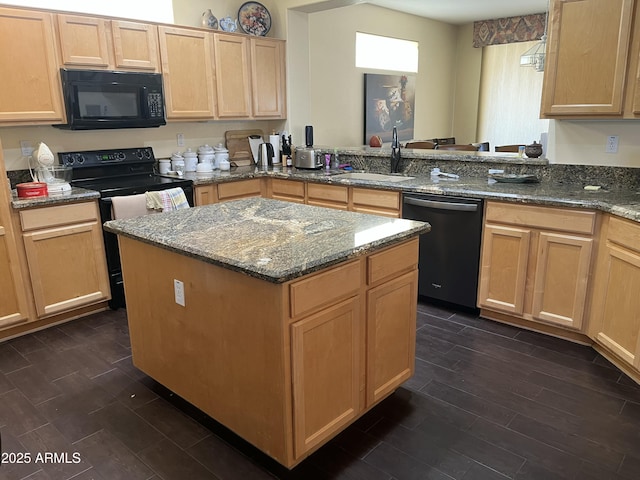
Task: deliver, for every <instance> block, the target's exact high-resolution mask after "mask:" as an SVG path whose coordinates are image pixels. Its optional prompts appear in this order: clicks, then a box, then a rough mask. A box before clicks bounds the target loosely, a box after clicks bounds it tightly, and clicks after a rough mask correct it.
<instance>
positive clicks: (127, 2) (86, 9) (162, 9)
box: [2, 0, 173, 23]
mask: <svg viewBox="0 0 640 480" xmlns="http://www.w3.org/2000/svg"><path fill="white" fill-rule="evenodd" d="M2 3H4V4H11V5H17V6H21V7H35V8H46V9H53V10H64V11H68V12H78V13H89V14H91V13H92V14H95V15H105V16H108V17H120V18H133V19H137V20H146V21H148V22H158V23H173V4H172V1H171V0H136V1H135V2H132V1H131V0H109V1H106V2H105V1H104V0H100V1H96V0H4V1H3V2H2Z"/></svg>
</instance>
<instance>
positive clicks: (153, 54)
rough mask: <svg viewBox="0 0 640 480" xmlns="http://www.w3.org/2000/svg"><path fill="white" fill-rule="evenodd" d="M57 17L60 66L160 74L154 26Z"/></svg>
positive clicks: (98, 19) (156, 29) (84, 17)
mask: <svg viewBox="0 0 640 480" xmlns="http://www.w3.org/2000/svg"><path fill="white" fill-rule="evenodd" d="M56 18H57V31H58V38H59V43H60V57H61V58H60V61H61V64H62V65H64V66H66V67H69V68H91V69H110V70H134V71H136V70H141V71H149V72H159V71H160V57H159V53H158V28H157V27H156V26H155V25H150V24H147V23H139V22H127V21H120V20H108V19H105V18H98V17H89V16H82V15H67V14H58V15H56Z"/></svg>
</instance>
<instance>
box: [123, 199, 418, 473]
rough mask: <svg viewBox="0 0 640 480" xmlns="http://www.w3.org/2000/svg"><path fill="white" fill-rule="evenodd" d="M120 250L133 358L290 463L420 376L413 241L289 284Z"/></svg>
mask: <svg viewBox="0 0 640 480" xmlns="http://www.w3.org/2000/svg"><path fill="white" fill-rule="evenodd" d="M240 202H244V200H241V201H240ZM261 202H264V200H261ZM260 204H261V205H262V203H260ZM243 205H244V204H243ZM212 207H213V206H212ZM301 207H302V206H301ZM243 208H244V207H243ZM276 208H281V207H280V206H278V205H276ZM216 215H219V213H216ZM267 217H268V215H267V214H265V218H267ZM276 218H278V219H279V220H277V221H282V219H281V218H280V217H276ZM154 221H155V219H154ZM245 223H246V222H245ZM261 223H262V221H261ZM289 223H290V222H289ZM243 225H244V223H243ZM234 232H236V233H235V235H236V236H237V235H238V234H239V233H238V230H237V229H236V230H234ZM223 237H224V236H223ZM223 237H220V238H221V242H224V239H223ZM283 239H284V237H283ZM287 239H288V237H287ZM287 239H285V240H283V241H288V240H287ZM299 241H300V240H292V241H291V242H292V243H291V245H285V247H284V248H293V245H294V244H295V243H297V242H299ZM120 247H121V258H122V265H123V274H124V283H125V289H126V294H127V315H128V319H129V325H130V332H131V346H132V353H133V361H134V364H135V365H136V366H137V367H138V368H140V369H141V370H143V371H144V372H146V373H147V374H149V375H150V376H151V377H153V378H154V379H156V380H157V381H159V382H160V383H162V384H163V385H165V386H166V387H168V388H169V389H171V390H172V391H174V392H175V393H177V394H178V395H180V396H181V397H183V398H185V399H186V400H188V401H189V402H191V403H193V404H194V405H196V406H197V407H198V408H200V409H201V410H203V411H204V412H206V413H207V414H209V415H211V416H212V417H213V418H214V419H216V420H217V421H219V422H221V423H222V424H223V425H225V426H227V427H228V428H230V429H231V430H233V431H234V432H235V433H237V434H238V435H240V436H241V437H243V438H244V439H245V440H247V441H249V442H250V443H252V444H253V445H255V446H256V447H258V448H259V449H260V450H262V451H264V452H265V453H267V454H268V455H270V456H271V457H273V458H274V459H276V460H277V461H278V462H280V463H281V464H283V465H285V466H287V467H292V466H294V465H296V464H297V463H299V462H300V461H301V460H303V459H304V458H305V457H307V456H308V455H309V454H310V453H312V452H313V451H314V450H316V449H317V448H319V447H320V446H321V445H323V444H324V443H326V442H327V441H328V440H329V439H330V438H332V437H333V436H335V435H336V434H337V433H338V432H339V431H341V430H342V429H344V428H345V427H346V426H347V425H349V424H350V423H352V422H353V421H354V420H355V419H357V418H358V417H360V416H361V415H362V414H363V413H364V412H365V411H367V410H368V409H369V408H371V407H372V406H373V405H375V404H376V403H378V402H379V401H380V400H382V399H383V398H385V397H386V396H387V395H389V394H390V393H391V392H393V390H394V389H395V388H397V387H398V386H399V385H400V384H401V383H402V382H404V381H405V380H407V379H408V378H409V377H410V376H411V375H412V374H413V371H414V353H415V329H416V323H415V322H416V298H417V261H418V242H417V239H416V238H415V237H414V238H412V239H407V240H404V241H401V242H400V243H395V244H393V245H392V246H388V247H386V248H382V249H380V250H377V251H373V252H371V253H369V254H367V255H362V256H359V257H356V258H352V259H348V258H346V259H345V260H344V261H342V262H341V263H338V264H336V265H333V266H328V267H326V268H324V269H321V270H319V271H316V272H313V273H309V274H307V275H303V276H301V277H297V278H294V279H292V280H288V281H285V282H282V283H274V282H271V281H267V280H263V279H260V278H255V277H254V276H249V275H246V274H244V273H241V272H237V271H234V270H233V269H230V268H224V267H222V266H218V265H215V264H212V263H206V262H204V261H201V260H198V259H196V258H193V257H191V256H185V255H183V254H181V253H180V252H179V251H171V250H167V249H164V248H161V247H159V246H156V245H151V244H148V243H145V242H142V241H138V240H136V239H134V238H130V237H128V236H120ZM240 255H241V256H244V255H246V253H242V252H240ZM263 261H266V260H263ZM175 281H180V282H182V285H183V286H184V296H183V298H182V295H181V294H180V295H178V297H176V293H175V291H174V282H175ZM179 297H180V298H179ZM180 303H181V304H180Z"/></svg>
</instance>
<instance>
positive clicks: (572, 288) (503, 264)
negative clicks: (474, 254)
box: [478, 201, 596, 331]
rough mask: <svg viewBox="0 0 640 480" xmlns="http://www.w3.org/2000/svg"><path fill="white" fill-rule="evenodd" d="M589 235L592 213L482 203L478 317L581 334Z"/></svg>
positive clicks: (588, 270) (591, 238)
mask: <svg viewBox="0 0 640 480" xmlns="http://www.w3.org/2000/svg"><path fill="white" fill-rule="evenodd" d="M595 232H596V213H595V212H592V211H586V210H571V209H566V208H554V207H540V206H526V205H516V204H509V203H501V202H494V201H490V202H486V207H485V225H484V231H483V239H482V252H481V264H480V284H479V288H478V306H479V307H480V308H481V309H483V311H482V313H483V314H484V315H485V316H487V317H488V318H496V319H500V318H502V319H504V318H508V317H504V316H502V317H501V316H500V314H508V315H509V316H511V317H516V318H520V319H525V320H531V321H534V322H542V323H545V324H550V325H553V326H560V327H563V328H568V329H572V330H576V331H583V330H584V329H583V321H584V318H585V312H586V310H585V303H586V299H587V292H588V291H589V279H590V276H591V263H592V261H591V257H592V251H593V250H594V247H593V245H594V234H595ZM494 312H497V313H494Z"/></svg>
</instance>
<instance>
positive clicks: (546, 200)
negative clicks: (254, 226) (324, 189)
mask: <svg viewBox="0 0 640 480" xmlns="http://www.w3.org/2000/svg"><path fill="white" fill-rule="evenodd" d="M465 153H466V152H465ZM342 173H344V172H341V171H328V172H327V171H325V170H323V169H322V170H298V169H295V168H282V167H280V168H276V169H275V170H274V169H273V168H269V169H267V170H265V169H258V168H255V167H238V168H234V169H232V170H231V171H229V172H219V171H214V172H213V173H208V174H200V173H186V174H185V178H186V179H190V180H193V183H194V185H196V186H198V185H207V184H211V183H221V182H228V181H236V180H242V179H248V178H258V177H263V176H270V177H276V178H285V179H291V180H301V181H306V182H317V183H327V184H334V185H354V186H362V187H366V188H380V189H385V190H396V191H403V192H413V193H430V194H436V195H452V196H463V197H473V198H484V199H492V200H501V201H512V202H519V203H530V204H538V205H547V206H557V207H570V208H588V209H594V210H600V211H604V212H609V213H613V214H615V215H618V216H620V217H623V218H627V219H630V220H634V221H636V222H640V188H638V189H637V190H629V189H620V190H616V189H608V190H607V189H601V190H599V191H586V190H584V188H583V186H582V185H578V184H563V183H554V182H540V183H523V184H517V183H498V182H496V181H495V180H493V179H489V178H488V177H487V176H485V177H478V176H460V178H459V179H457V180H454V179H449V178H439V177H436V178H433V177H431V175H425V174H419V173H416V174H413V175H408V176H404V175H395V174H394V175H389V174H385V175H384V176H385V177H387V178H382V179H380V180H361V179H358V180H356V179H349V178H348V177H345V176H344V175H342ZM398 180H402V181H398Z"/></svg>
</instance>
